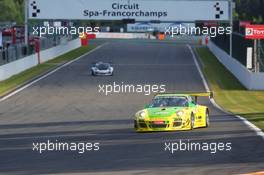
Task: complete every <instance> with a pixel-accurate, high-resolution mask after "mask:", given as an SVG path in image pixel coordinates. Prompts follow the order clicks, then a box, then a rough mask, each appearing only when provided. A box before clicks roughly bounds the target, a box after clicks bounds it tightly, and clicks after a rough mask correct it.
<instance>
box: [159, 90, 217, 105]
mask: <svg viewBox="0 0 264 175" xmlns="http://www.w3.org/2000/svg"><path fill="white" fill-rule="evenodd" d="M166 94H168V95H189V96H191V97H193V98H194V100H195V102H196V103H197V99H198V97H209V98H210V99H211V98H213V92H177V93H161V94H156V95H155V96H157V95H166Z"/></svg>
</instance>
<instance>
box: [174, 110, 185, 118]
mask: <svg viewBox="0 0 264 175" xmlns="http://www.w3.org/2000/svg"><path fill="white" fill-rule="evenodd" d="M176 115H177V116H178V117H181V116H183V115H184V112H183V111H177V112H176Z"/></svg>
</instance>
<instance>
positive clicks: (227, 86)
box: [196, 47, 264, 131]
mask: <svg viewBox="0 0 264 175" xmlns="http://www.w3.org/2000/svg"><path fill="white" fill-rule="evenodd" d="M196 51H197V53H198V55H199V57H200V58H201V60H202V62H203V68H202V70H203V73H204V75H205V76H206V78H207V80H208V82H209V84H210V87H211V89H212V91H213V92H214V98H215V100H216V102H217V103H218V104H219V105H220V106H221V107H222V108H224V109H225V110H226V111H229V112H232V113H234V114H238V115H240V116H243V117H245V118H246V119H248V120H249V121H250V122H252V123H253V124H255V125H256V126H258V127H259V128H260V129H262V131H264V91H248V90H246V89H245V87H244V86H243V85H241V84H240V82H239V81H238V80H237V79H236V78H235V77H234V76H233V75H232V73H230V72H229V71H228V70H227V69H226V68H225V67H224V66H223V65H222V64H221V63H220V62H219V61H218V60H217V58H216V57H215V56H214V55H213V54H212V53H211V52H210V51H209V49H208V48H205V47H201V48H196Z"/></svg>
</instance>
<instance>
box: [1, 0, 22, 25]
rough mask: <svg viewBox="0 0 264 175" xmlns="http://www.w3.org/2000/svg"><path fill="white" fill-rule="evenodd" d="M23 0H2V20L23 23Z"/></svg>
mask: <svg viewBox="0 0 264 175" xmlns="http://www.w3.org/2000/svg"><path fill="white" fill-rule="evenodd" d="M23 3H24V1H23V0H0V12H1V13H0V22H6V21H12V22H17V23H18V24H22V23H23V19H24V15H23V14H24V12H23V9H24V8H23Z"/></svg>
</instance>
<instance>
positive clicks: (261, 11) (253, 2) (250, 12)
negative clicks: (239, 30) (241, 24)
mask: <svg viewBox="0 0 264 175" xmlns="http://www.w3.org/2000/svg"><path fill="white" fill-rule="evenodd" d="M235 3H236V15H235V16H237V17H238V19H240V20H250V21H253V22H254V23H263V22H264V21H263V20H264V1H263V0H235Z"/></svg>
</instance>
